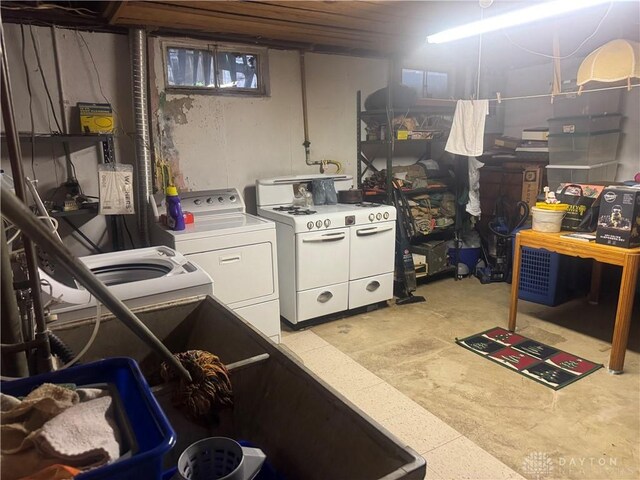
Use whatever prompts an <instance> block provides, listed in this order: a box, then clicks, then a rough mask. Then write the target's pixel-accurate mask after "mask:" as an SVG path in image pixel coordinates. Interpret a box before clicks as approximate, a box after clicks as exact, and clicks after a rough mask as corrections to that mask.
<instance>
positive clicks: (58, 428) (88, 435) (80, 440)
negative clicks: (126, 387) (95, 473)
mask: <svg viewBox="0 0 640 480" xmlns="http://www.w3.org/2000/svg"><path fill="white" fill-rule="evenodd" d="M112 403H113V401H112V398H111V396H104V397H100V398H96V399H94V400H89V401H88V402H83V403H79V404H78V405H75V406H73V407H71V408H69V409H67V410H65V411H64V412H62V413H61V414H60V415H58V416H56V417H55V418H53V419H51V420H49V421H48V422H47V423H45V424H44V425H43V427H42V428H41V429H40V431H39V432H38V433H37V434H36V435H34V436H33V439H32V440H33V443H34V445H35V447H36V449H37V450H38V451H40V452H41V453H42V454H43V455H44V456H46V457H53V458H56V459H58V460H60V461H61V463H64V464H65V465H71V466H74V467H80V468H94V467H98V466H100V465H104V464H106V463H109V462H112V461H114V460H116V459H117V458H118V457H119V456H120V431H119V429H118V426H117V425H116V422H115V419H114V415H113V405H112Z"/></svg>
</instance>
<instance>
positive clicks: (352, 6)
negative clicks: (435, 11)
mask: <svg viewBox="0 0 640 480" xmlns="http://www.w3.org/2000/svg"><path fill="white" fill-rule="evenodd" d="M260 3H268V4H270V5H278V6H282V7H289V8H298V9H304V10H309V11H315V12H327V13H336V14H340V15H345V16H350V17H355V18H364V19H369V20H377V21H382V22H385V21H386V22H388V21H390V19H391V18H393V17H401V18H404V17H406V16H407V15H410V14H408V13H407V11H406V10H405V9H406V8H407V6H408V5H405V4H413V5H418V4H423V5H424V4H425V3H426V4H428V3H429V2H413V1H412V2H404V1H379V2H363V1H347V2H340V1H338V2H318V1H315V2H314V1H300V2H298V1H296V2H288V1H265V2H260ZM399 5H403V9H402V10H401V9H399V8H398V6H399Z"/></svg>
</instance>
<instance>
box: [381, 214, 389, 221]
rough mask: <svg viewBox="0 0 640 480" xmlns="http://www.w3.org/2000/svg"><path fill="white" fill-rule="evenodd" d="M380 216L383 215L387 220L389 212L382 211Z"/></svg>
mask: <svg viewBox="0 0 640 480" xmlns="http://www.w3.org/2000/svg"><path fill="white" fill-rule="evenodd" d="M382 217H383V218H384V219H385V220H387V219H388V218H389V212H384V213H383V214H382Z"/></svg>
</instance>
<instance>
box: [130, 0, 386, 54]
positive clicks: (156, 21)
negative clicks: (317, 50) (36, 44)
mask: <svg viewBox="0 0 640 480" xmlns="http://www.w3.org/2000/svg"><path fill="white" fill-rule="evenodd" d="M117 23H118V24H119V25H124V24H126V25H152V26H158V27H170V28H189V29H196V30H199V31H203V32H211V33H236V34H238V33H243V34H244V35H247V36H250V37H253V38H257V37H258V38H259V37H268V38H272V39H276V40H291V41H298V42H305V43H310V44H317V43H321V44H326V45H334V46H345V47H348V48H358V49H366V50H374V51H393V50H394V49H395V47H396V42H397V37H396V36H395V35H391V34H386V33H380V32H370V33H362V32H355V31H353V30H349V29H346V28H338V27H332V28H329V27H321V26H314V25H304V26H297V25H295V24H293V25H292V24H291V23H289V22H286V21H278V20H271V19H260V18H252V17H238V16H235V15H229V14H222V13H218V12H207V11H205V10H201V9H193V8H189V7H184V6H180V5H177V6H176V5H170V4H163V3H155V2H130V3H128V4H127V7H126V8H125V9H124V10H123V11H122V13H121V16H120V18H119V19H118V20H117Z"/></svg>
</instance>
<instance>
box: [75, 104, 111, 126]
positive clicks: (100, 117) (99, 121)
mask: <svg viewBox="0 0 640 480" xmlns="http://www.w3.org/2000/svg"><path fill="white" fill-rule="evenodd" d="M78 110H80V128H81V129H82V133H112V132H113V111H112V109H111V105H109V104H108V103H78Z"/></svg>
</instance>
